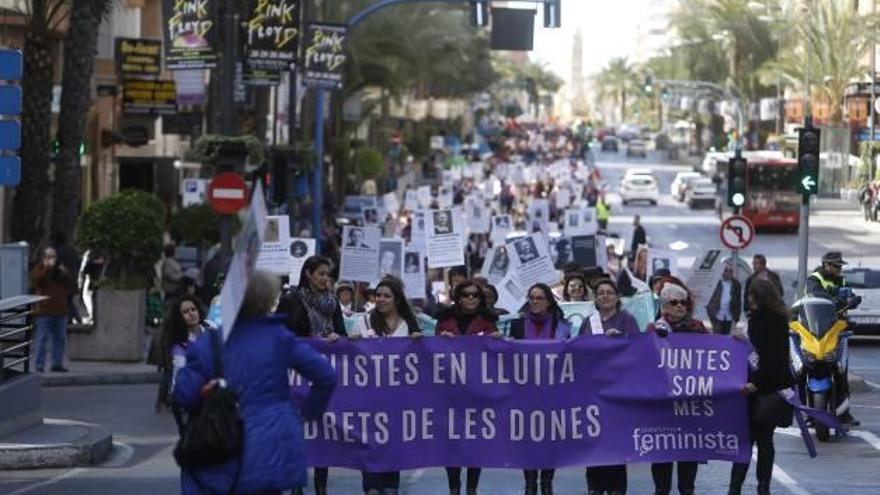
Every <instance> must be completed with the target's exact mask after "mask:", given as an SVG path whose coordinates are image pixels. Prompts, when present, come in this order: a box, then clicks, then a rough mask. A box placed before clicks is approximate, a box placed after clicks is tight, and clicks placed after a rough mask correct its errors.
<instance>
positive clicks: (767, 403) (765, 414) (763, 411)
mask: <svg viewBox="0 0 880 495" xmlns="http://www.w3.org/2000/svg"><path fill="white" fill-rule="evenodd" d="M749 405H750V409H751V411H750V415H751V420H752V423H754V424H756V425H760V426H764V427H770V426H778V427H781V428H786V427H789V426H791V423H792V421H793V420H794V409H793V408H792V407H791V404H789V403H788V402H786V401H785V399H783V398H782V397H781V396H780V395H779V392H770V393H766V394H760V395H756V396H755V397H754V398H753V399H752V400H751V401H750V404H749Z"/></svg>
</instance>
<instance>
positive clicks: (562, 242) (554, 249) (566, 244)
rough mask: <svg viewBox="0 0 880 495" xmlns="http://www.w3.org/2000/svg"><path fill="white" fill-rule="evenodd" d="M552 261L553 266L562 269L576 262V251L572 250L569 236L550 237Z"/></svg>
mask: <svg viewBox="0 0 880 495" xmlns="http://www.w3.org/2000/svg"><path fill="white" fill-rule="evenodd" d="M549 248H550V259H551V260H553V266H555V267H556V268H562V267H564V266H565V265H566V264H567V263H571V262H572V261H574V251H572V249H571V237H568V236H555V235H554V236H550V243H549Z"/></svg>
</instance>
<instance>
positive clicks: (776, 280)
mask: <svg viewBox="0 0 880 495" xmlns="http://www.w3.org/2000/svg"><path fill="white" fill-rule="evenodd" d="M756 275H757V274H755V273H753V274H751V275H749V278H747V279H746V285H745V287H743V296H744V297H749V287H751V286H752V280H755V276H756ZM767 278H768V279H769V280H770V282H772V283H773V285H774V286H776V290H778V291H779V297H782V296H783V295H785V291H784V290H783V288H782V280H781V279H780V278H779V274H777V273H776V272H774V271H770V270H767Z"/></svg>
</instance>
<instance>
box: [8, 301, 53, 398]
mask: <svg viewBox="0 0 880 495" xmlns="http://www.w3.org/2000/svg"><path fill="white" fill-rule="evenodd" d="M43 299H46V297H45V296H33V295H24V296H14V297H7V298H6V299H2V300H0V382H2V381H4V380H8V379H10V378H13V377H15V376H19V375H22V374H26V373H29V372H30V352H31V339H32V337H33V329H34V318H33V306H34V304H35V303H37V302H40V301H42V300H43Z"/></svg>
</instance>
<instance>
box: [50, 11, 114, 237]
mask: <svg viewBox="0 0 880 495" xmlns="http://www.w3.org/2000/svg"><path fill="white" fill-rule="evenodd" d="M113 1H114V0H73V4H72V6H71V12H70V25H69V27H68V29H67V37H66V39H65V42H64V72H63V73H62V87H61V113H60V115H59V118H58V141H59V144H60V149H59V152H58V158H57V161H56V162H55V190H54V195H53V203H52V232H53V233H58V234H63V235H64V238H66V239H72V238H73V231H74V228H75V227H76V221H77V219H78V218H79V212H80V206H81V205H80V203H81V199H82V198H81V190H82V186H81V182H82V180H81V179H82V178H81V172H80V165H79V159H80V157H79V147H80V143H81V142H82V141H83V134H84V132H83V130H84V128H85V119H86V115H87V113H88V110H89V106H90V105H91V99H90V97H91V83H92V73H93V71H94V66H95V54H96V49H97V44H98V28H99V27H100V25H101V21H102V20H103V19H104V17H106V16H107V15H108V14H109V13H110V12H111V11H112V9H113Z"/></svg>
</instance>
